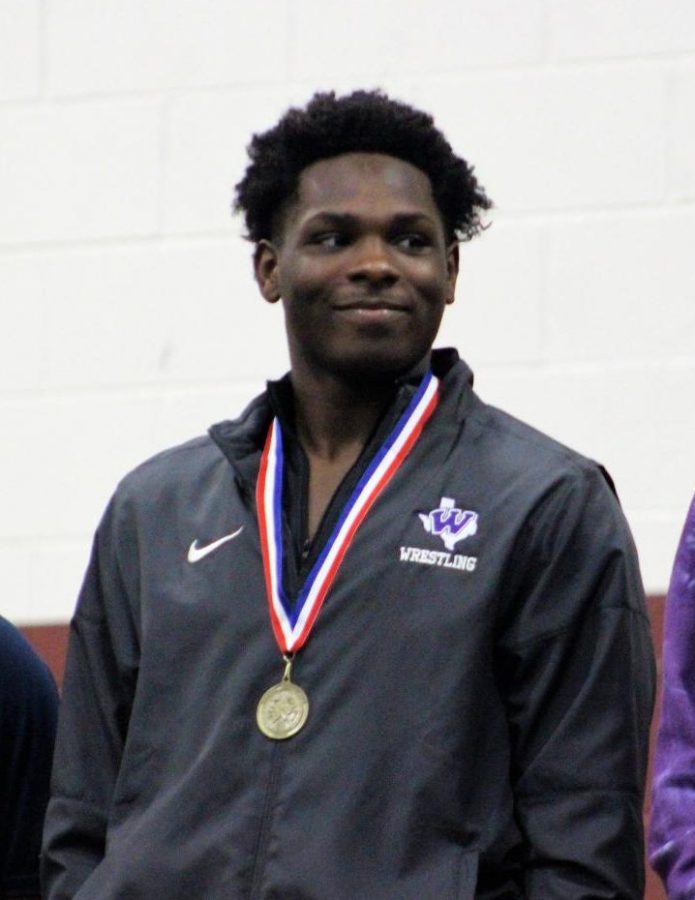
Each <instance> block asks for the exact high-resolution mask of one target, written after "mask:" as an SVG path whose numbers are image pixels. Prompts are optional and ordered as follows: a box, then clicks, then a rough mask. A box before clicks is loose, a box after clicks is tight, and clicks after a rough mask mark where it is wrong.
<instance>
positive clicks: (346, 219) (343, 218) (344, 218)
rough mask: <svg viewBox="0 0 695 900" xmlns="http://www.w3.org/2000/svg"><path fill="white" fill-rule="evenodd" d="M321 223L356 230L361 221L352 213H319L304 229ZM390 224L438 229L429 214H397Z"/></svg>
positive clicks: (400, 226) (305, 224)
mask: <svg viewBox="0 0 695 900" xmlns="http://www.w3.org/2000/svg"><path fill="white" fill-rule="evenodd" d="M319 222H320V223H325V224H326V225H332V226H334V227H336V228H348V229H350V228H352V229H354V228H357V227H358V226H359V224H360V219H359V218H358V217H357V216H355V215H353V214H352V213H337V212H330V210H326V211H323V212H317V213H315V214H314V215H312V216H310V217H309V218H308V219H307V220H306V221H305V222H304V227H307V226H309V225H315V224H317V223H319ZM388 224H389V228H408V227H414V226H415V225H423V224H427V225H430V226H432V227H436V222H435V221H434V220H433V219H432V217H431V216H430V215H428V214H427V213H422V212H412V213H409V212H403V213H396V215H395V216H393V217H392V218H391V219H390V220H389V223H388Z"/></svg>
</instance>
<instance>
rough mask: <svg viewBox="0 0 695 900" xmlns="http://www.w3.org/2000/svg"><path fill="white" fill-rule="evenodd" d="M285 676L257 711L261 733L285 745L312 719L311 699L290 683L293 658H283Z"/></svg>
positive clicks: (265, 696)
mask: <svg viewBox="0 0 695 900" xmlns="http://www.w3.org/2000/svg"><path fill="white" fill-rule="evenodd" d="M283 659H284V660H285V672H284V674H283V676H282V681H281V682H280V684H276V685H274V686H273V687H271V688H268V690H267V691H266V692H265V693H264V694H263V696H262V697H261V699H260V700H259V701H258V707H257V708H256V723H257V724H258V727H259V729H260V731H261V732H262V733H263V734H264V735H265V736H266V737H268V738H270V739H271V740H273V741H284V740H286V739H287V738H290V737H292V735H294V734H296V733H297V732H298V731H300V730H301V729H302V727H303V726H304V723H305V722H306V720H307V716H308V715H309V698H308V697H307V695H306V694H305V693H304V691H303V690H302V689H301V688H300V687H299V685H297V684H293V682H292V681H290V674H291V672H292V657H290V656H284V657H283Z"/></svg>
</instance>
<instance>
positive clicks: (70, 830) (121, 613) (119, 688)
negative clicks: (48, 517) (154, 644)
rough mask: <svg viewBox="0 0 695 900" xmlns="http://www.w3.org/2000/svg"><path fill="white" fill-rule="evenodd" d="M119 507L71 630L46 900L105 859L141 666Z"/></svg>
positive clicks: (95, 554) (45, 861)
mask: <svg viewBox="0 0 695 900" xmlns="http://www.w3.org/2000/svg"><path fill="white" fill-rule="evenodd" d="M116 518H117V516H116V514H115V512H114V509H113V504H112V506H111V507H110V508H109V510H107V513H106V515H105V517H104V519H103V520H102V523H101V524H100V526H99V529H98V531H97V534H96V537H95V540H94V545H93V549H92V556H91V559H90V562H89V566H88V569H87V573H86V575H85V579H84V583H83V585H82V590H81V592H80V596H79V599H78V603H77V608H76V611H75V615H74V617H73V619H72V622H71V624H70V636H69V642H68V653H67V660H66V669H65V679H64V684H63V698H62V702H61V708H60V714H59V720H58V736H57V741H56V751H55V757H54V763H53V773H52V779H51V799H50V801H49V804H48V810H47V814H46V822H45V826H44V836H43V855H42V864H41V880H42V888H43V892H44V897H45V898H47V900H68V898H72V897H74V896H75V894H76V893H77V891H78V890H79V889H80V887H81V886H82V885H83V884H84V882H85V881H86V880H87V879H88V877H89V875H90V874H91V872H92V871H93V870H94V869H95V868H96V866H97V865H98V864H99V862H100V861H101V859H102V857H103V854H104V842H105V835H106V824H107V817H108V813H109V808H110V804H111V799H112V796H113V791H114V786H115V782H116V778H117V775H118V770H119V765H120V760H121V755H122V752H123V746H124V742H125V736H126V731H127V727H128V719H129V714H130V706H131V703H132V697H133V694H134V688H135V681H136V677H137V668H138V635H137V628H136V616H135V611H134V609H133V603H132V600H131V598H132V596H133V595H134V590H135V588H134V586H133V585H132V584H131V585H128V584H127V583H126V578H125V577H124V573H123V571H122V568H121V566H120V564H119V556H120V555H121V554H119V545H120V546H121V547H123V546H125V547H126V548H129V550H130V554H131V556H132V555H134V553H135V546H134V541H131V540H130V539H129V537H128V535H127V533H119V532H121V529H119V528H118V526H117V525H116V524H115V521H114V520H115V519H116Z"/></svg>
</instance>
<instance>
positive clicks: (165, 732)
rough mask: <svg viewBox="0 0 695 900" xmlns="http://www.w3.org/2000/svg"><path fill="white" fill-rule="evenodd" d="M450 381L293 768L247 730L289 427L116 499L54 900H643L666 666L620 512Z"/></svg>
mask: <svg viewBox="0 0 695 900" xmlns="http://www.w3.org/2000/svg"><path fill="white" fill-rule="evenodd" d="M433 368H434V370H435V374H439V375H440V377H443V383H442V396H441V403H440V405H439V407H438V409H437V411H436V412H435V414H434V416H433V418H432V419H431V420H430V421H429V422H428V424H427V426H426V427H425V429H424V431H423V434H422V436H421V437H420V439H419V441H418V443H417V444H416V446H415V449H414V450H413V452H412V453H411V455H410V456H409V458H408V459H407V460H406V461H405V463H404V464H403V466H402V468H401V469H400V470H399V472H398V473H397V475H396V477H395V478H394V479H393V481H392V482H391V483H390V484H389V486H388V487H387V488H386V490H385V491H384V493H383V494H382V495H381V496H380V498H379V499H378V500H377V502H376V504H375V505H374V507H373V508H372V509H371V511H370V512H369V514H368V516H367V518H366V519H365V521H364V523H363V525H362V526H361V528H360V530H359V531H358V533H357V535H356V537H355V540H354V542H353V544H352V546H351V547H350V549H349V551H348V553H347V555H346V557H345V560H344V563H343V566H342V568H341V570H340V572H339V573H338V576H337V578H336V581H335V583H334V585H333V587H332V589H331V592H330V594H329V595H328V598H327V600H326V602H325V604H324V607H323V609H322V611H321V613H320V615H319V618H318V620H317V624H316V626H315V629H314V631H313V633H312V635H311V637H310V639H309V641H308V643H307V645H306V646H305V647H304V648H303V649H302V650H301V652H300V653H299V655H298V657H297V659H296V662H295V667H294V678H295V680H296V681H297V683H299V684H300V685H301V686H302V687H303V688H304V690H305V691H306V693H307V694H308V697H309V700H310V703H311V709H310V713H309V719H308V721H307V724H306V726H305V727H304V729H303V730H302V731H301V732H300V733H299V734H298V735H296V736H295V737H293V738H291V739H290V740H288V741H285V742H273V741H271V740H268V739H267V738H266V737H264V736H263V735H262V734H261V733H260V732H259V731H258V729H257V727H256V722H255V709H256V704H257V702H258V699H259V697H260V695H261V694H262V693H263V691H265V690H266V688H268V687H269V686H271V685H272V684H275V683H276V682H277V681H279V679H280V676H281V673H282V666H281V661H280V655H279V651H278V649H277V646H276V645H275V642H274V638H273V635H272V632H271V628H270V623H269V617H268V610H267V604H266V597H265V592H264V584H263V577H262V569H261V556H260V551H259V539H258V526H257V522H256V513H255V508H254V499H253V490H254V482H255V477H256V472H257V468H258V460H259V455H260V450H261V447H262V444H263V441H264V439H265V436H266V432H267V428H268V424H269V420H270V415H271V413H270V410H269V407H268V402H267V398H266V397H265V395H264V396H262V397H260V398H258V399H257V400H256V401H254V402H253V403H252V404H251V405H250V406H249V407H248V408H247V410H246V411H245V412H244V413H243V414H242V416H241V417H240V418H239V419H238V420H236V421H234V422H226V423H222V424H221V425H219V426H216V427H215V428H214V429H212V438H211V437H204V438H200V439H197V440H194V441H192V442H190V443H188V444H185V445H183V446H181V447H178V448H176V449H173V450H169V451H167V452H165V453H163V454H160V455H159V456H157V457H155V458H154V459H152V460H150V461H149V462H146V463H145V464H144V465H142V466H140V467H139V468H138V469H136V470H135V471H134V472H133V473H131V474H130V475H129V476H127V477H126V478H125V479H124V481H123V482H122V483H121V485H120V486H119V488H118V490H117V492H116V494H115V496H114V498H113V500H112V502H111V504H110V505H109V508H108V510H107V512H106V514H105V516H104V518H103V520H102V522H101V524H100V526H99V529H98V532H97V535H96V539H95V543H94V550H93V556H92V559H91V563H90V566H89V569H88V572H87V575H86V579H85V582H84V586H83V589H82V593H81V596H80V599H79V603H78V607H77V611H76V613H75V616H74V619H73V621H72V624H71V636H70V649H69V654H68V662H67V671H66V680H65V689H64V701H63V708H62V713H61V720H60V726H59V738H58V748H57V755H56V761H55V767H54V774H53V798H52V800H51V803H50V807H49V812H48V817H47V824H46V831H45V848H44V863H43V865H44V868H43V872H44V881H45V886H46V889H47V897H48V898H49V900H68V898H79V900H155V898H156V900H160V898H161V900H193V898H196V900H197V898H201V900H202V898H204V900H223V898H224V900H236V898H239V900H241V898H244V900H246V898H249V900H260V898H263V900H271V898H273V900H355V898H359V900H415V898H417V900H422V898H425V900H430V898H431V900H438V898H442V900H444V898H446V900H449V898H453V900H470V898H474V897H477V898H500V900H501V898H521V897H524V898H534V900H582V898H583V900H588V898H631V900H638V898H641V896H642V878H643V862H642V827H641V801H642V785H643V777H644V771H645V762H646V753H647V737H648V734H647V733H648V725H649V718H650V712H651V704H652V692H653V663H652V654H651V646H650V638H649V627H648V621H647V618H646V615H645V609H644V598H643V591H642V586H641V583H640V577H639V573H638V568H637V561H636V556H635V551H634V548H633V544H632V540H631V538H630V535H629V532H628V529H627V526H626V524H625V521H624V519H623V516H622V514H621V512H620V509H619V506H618V503H617V501H616V499H615V496H614V494H613V492H612V490H611V488H610V487H609V484H608V482H607V479H606V478H605V477H604V474H603V473H602V471H601V470H600V469H599V467H598V466H597V465H596V464H594V463H593V462H590V461H588V460H586V459H584V458H582V457H580V456H578V455H577V454H576V453H573V452H572V451H570V450H568V449H566V448H565V447H563V446H561V445H559V444H557V443H556V442H554V441H552V440H550V439H549V438H547V437H545V436H543V435H541V434H539V433H538V432H536V431H534V430H533V429H531V428H529V427H527V426H525V425H523V424H521V423H519V422H518V421H516V420H514V419H512V418H511V417H510V416H508V415H506V414H504V413H502V412H500V411H498V410H496V409H493V408H491V407H489V406H486V405H485V404H484V403H482V402H481V401H480V399H478V397H477V396H476V395H475V394H474V392H473V390H472V386H471V385H472V377H471V375H470V371H469V370H468V369H467V367H466V366H465V364H463V363H462V362H460V361H458V362H454V363H453V365H452V360H451V354H449V356H448V357H447V356H446V354H441V353H440V354H437V353H435V355H434V359H433ZM447 369H448V371H446V372H444V371H443V370H447ZM463 513H469V514H475V516H476V518H475V528H473V527H472V526H471V524H470V523H471V521H472V519H471V515H468V516H463V515H462V514H463ZM464 520H465V522H467V523H468V524H467V528H464V527H463V526H464ZM240 528H242V529H243V530H242V531H241V532H240V533H239V534H238V535H237V537H235V538H233V539H229V540H227V541H226V542H224V543H222V544H221V545H219V546H218V547H217V548H216V549H214V550H213V551H211V552H209V553H208V554H206V555H204V556H203V557H201V558H198V559H197V560H196V561H195V562H189V561H188V558H187V555H188V552H189V547H190V546H191V544H192V542H193V541H194V540H195V541H197V542H198V543H197V545H196V546H201V545H202V546H203V547H207V546H208V545H210V544H211V543H212V542H214V541H216V540H217V539H218V538H220V537H223V536H227V535H231V534H232V533H233V532H236V531H237V530H238V529H240ZM464 531H466V533H465V534H464V533H463V532H464ZM286 539H287V540H289V539H290V538H289V536H287V535H286Z"/></svg>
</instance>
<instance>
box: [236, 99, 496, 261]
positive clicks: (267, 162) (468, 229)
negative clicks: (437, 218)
mask: <svg viewBox="0 0 695 900" xmlns="http://www.w3.org/2000/svg"><path fill="white" fill-rule="evenodd" d="M247 149H248V155H249V158H250V160H251V161H250V163H249V165H248V168H247V169H246V172H245V174H244V177H243V178H242V180H241V181H240V182H239V183H238V184H237V185H236V190H235V198H234V210H235V211H237V212H242V213H243V215H244V218H245V223H246V237H247V238H248V239H249V240H250V241H253V242H255V243H257V242H258V241H260V240H263V239H267V240H272V238H273V235H274V234H275V235H276V232H277V229H278V227H279V225H280V222H281V217H282V215H283V213H284V212H285V210H286V209H287V206H288V205H289V203H291V201H292V200H293V198H295V197H296V194H297V188H298V183H299V177H300V175H301V173H302V171H303V170H304V169H306V168H307V166H310V165H311V164H312V163H315V162H318V161H319V160H322V159H329V158H331V157H335V156H340V155H342V154H344V153H383V154H387V155H389V156H394V157H396V158H397V159H402V160H404V161H406V162H409V163H411V164H412V165H414V166H416V167H417V168H418V169H420V170H422V171H423V172H425V174H426V175H427V176H428V177H429V179H430V183H431V185H432V195H433V197H434V200H435V203H436V204H437V207H438V209H439V211H440V212H441V215H442V220H443V222H444V228H445V231H446V235H447V240H450V241H453V240H459V241H463V240H470V239H471V238H472V237H474V236H475V235H476V234H478V233H479V232H480V231H481V230H483V228H484V227H485V226H484V225H483V223H482V220H481V214H482V213H483V212H484V211H485V210H487V209H490V207H491V206H492V203H491V201H490V200H489V199H488V197H487V196H486V194H485V191H484V190H483V189H482V188H481V187H480V186H479V185H478V182H477V180H476V178H475V176H474V174H473V168H472V166H469V165H468V163H467V162H466V161H465V160H464V159H461V158H460V157H458V156H456V155H455V154H454V152H453V150H452V149H451V146H450V144H449V143H448V141H447V140H446V138H445V137H444V135H443V134H442V133H441V131H439V130H438V129H437V128H436V127H435V125H434V120H433V119H432V116H430V115H428V114H427V113H425V112H422V111H421V110H417V109H414V108H413V107H412V106H408V105H407V104H405V103H401V102H399V101H396V100H392V99H391V98H390V97H387V96H386V94H384V93H382V92H381V91H378V90H374V91H362V90H360V91H354V92H353V93H351V94H348V95H346V96H344V97H336V95H335V93H334V92H333V91H331V92H329V93H317V94H314V96H313V97H312V99H311V100H310V102H309V103H308V105H307V106H306V108H304V109H296V108H292V109H289V110H288V111H287V112H286V113H285V114H284V115H283V117H282V118H281V119H280V121H279V122H278V123H277V125H275V126H274V127H273V128H270V129H269V130H268V131H265V132H263V133H262V134H255V135H254V136H253V138H252V139H251V143H250V144H249V146H248V148H247Z"/></svg>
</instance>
